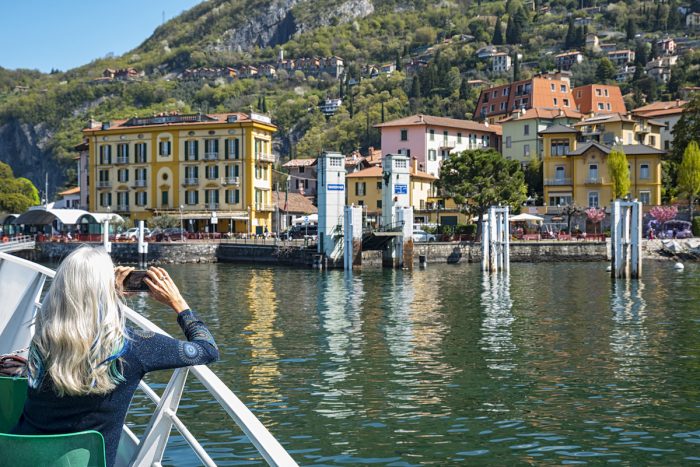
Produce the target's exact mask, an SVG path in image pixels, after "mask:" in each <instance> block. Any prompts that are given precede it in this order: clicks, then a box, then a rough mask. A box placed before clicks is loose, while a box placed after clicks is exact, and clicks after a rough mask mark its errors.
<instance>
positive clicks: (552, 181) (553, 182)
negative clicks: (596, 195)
mask: <svg viewBox="0 0 700 467" xmlns="http://www.w3.org/2000/svg"><path fill="white" fill-rule="evenodd" d="M544 184H545V186H565V185H571V178H545V179H544Z"/></svg>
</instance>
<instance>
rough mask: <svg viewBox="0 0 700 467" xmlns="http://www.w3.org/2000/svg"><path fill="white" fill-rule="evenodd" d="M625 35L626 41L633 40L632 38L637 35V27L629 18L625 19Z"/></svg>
mask: <svg viewBox="0 0 700 467" xmlns="http://www.w3.org/2000/svg"><path fill="white" fill-rule="evenodd" d="M625 33H626V34H627V40H628V41H631V40H634V36H636V35H637V25H636V24H635V22H634V20H633V19H632V18H631V17H630V18H628V19H627V26H625Z"/></svg>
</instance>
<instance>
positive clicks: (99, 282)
mask: <svg viewBox="0 0 700 467" xmlns="http://www.w3.org/2000/svg"><path fill="white" fill-rule="evenodd" d="M132 270H133V268H128V267H117V268H115V267H114V265H113V263H112V260H111V258H110V257H109V255H108V254H107V253H106V252H105V251H104V250H103V249H98V248H91V247H81V248H78V249H77V250H75V251H74V252H72V253H71V254H70V255H68V256H67V257H66V259H65V260H64V261H63V262H62V263H61V265H60V266H59V268H58V270H57V271H56V276H55V277H54V280H53V282H52V283H51V287H50V288H49V291H48V293H47V295H46V297H45V299H44V302H43V305H42V307H41V310H40V311H39V312H38V313H37V315H36V318H35V321H34V326H35V334H34V337H33V339H32V342H31V345H30V348H29V389H28V391H27V401H26V403H25V405H24V411H23V413H22V416H21V418H20V420H19V422H18V423H17V425H16V426H15V427H14V429H13V430H12V432H13V433H16V434H59V433H73V432H78V431H84V430H97V431H99V432H100V433H102V436H103V437H104V439H105V450H106V456H107V465H108V466H112V465H114V461H115V457H116V453H117V446H118V444H119V438H120V435H121V430H122V426H123V424H124V419H125V417H126V413H127V410H128V408H129V404H130V402H131V398H132V396H133V395H134V391H135V390H136V387H137V386H138V384H139V381H141V379H142V378H143V376H144V375H145V374H146V373H148V372H150V371H154V370H162V369H167V368H179V367H184V366H190V365H202V364H207V363H210V362H213V361H216V360H218V358H219V351H218V349H217V347H216V343H215V342H214V338H213V337H212V335H211V333H210V332H209V330H208V329H207V327H206V326H205V325H204V323H202V322H201V321H200V320H199V318H198V317H197V315H196V314H195V313H194V312H193V311H192V310H190V307H189V306H188V305H187V302H186V301H185V299H184V298H183V297H182V295H181V294H180V291H179V290H178V288H177V286H176V285H175V283H174V282H173V281H172V279H171V278H170V276H169V275H168V273H167V272H166V271H165V270H164V269H162V268H158V267H151V268H149V270H148V272H147V278H146V279H144V282H146V284H147V285H148V287H149V289H150V294H151V297H153V298H154V299H155V300H157V301H159V302H161V303H163V304H165V305H167V306H169V307H170V308H172V310H173V311H174V312H175V313H176V314H177V322H178V324H179V325H180V327H181V328H182V330H183V332H184V333H185V337H186V338H187V340H186V341H181V340H177V339H173V338H171V337H168V336H165V335H161V334H155V333H152V332H145V331H141V330H136V329H132V328H129V327H127V326H126V325H125V318H124V310H123V307H124V304H123V302H122V298H121V295H122V294H121V288H122V282H123V281H124V279H125V278H126V276H127V275H128V274H129V273H130V272H131V271H132Z"/></svg>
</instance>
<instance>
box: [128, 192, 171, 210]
mask: <svg viewBox="0 0 700 467" xmlns="http://www.w3.org/2000/svg"><path fill="white" fill-rule="evenodd" d="M165 193H167V191H166V192H165ZM147 200H148V194H147V193H146V192H145V191H137V192H136V206H145V205H146V204H147Z"/></svg>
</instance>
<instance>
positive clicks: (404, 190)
mask: <svg viewBox="0 0 700 467" xmlns="http://www.w3.org/2000/svg"><path fill="white" fill-rule="evenodd" d="M394 194H395V195H407V194H408V185H394Z"/></svg>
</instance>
